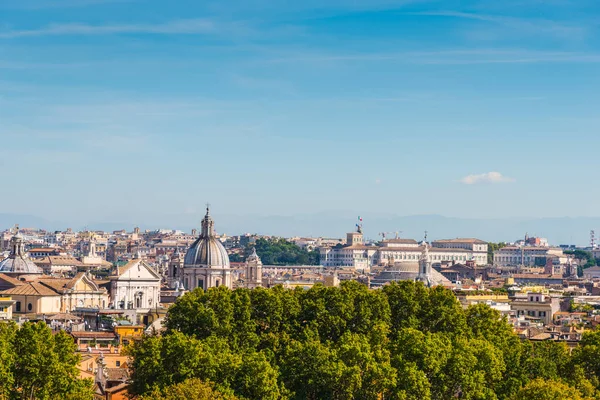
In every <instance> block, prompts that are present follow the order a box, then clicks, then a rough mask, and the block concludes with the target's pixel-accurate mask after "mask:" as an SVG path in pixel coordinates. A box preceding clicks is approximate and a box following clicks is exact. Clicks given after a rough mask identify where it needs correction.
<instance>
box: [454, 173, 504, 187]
mask: <svg viewBox="0 0 600 400" xmlns="http://www.w3.org/2000/svg"><path fill="white" fill-rule="evenodd" d="M514 181H515V180H514V179H513V178H509V177H508V176H504V175H502V174H501V173H500V172H486V173H484V174H473V175H467V176H465V177H464V178H462V179H461V180H460V182H461V183H464V184H465V185H477V184H480V183H508V182H514Z"/></svg>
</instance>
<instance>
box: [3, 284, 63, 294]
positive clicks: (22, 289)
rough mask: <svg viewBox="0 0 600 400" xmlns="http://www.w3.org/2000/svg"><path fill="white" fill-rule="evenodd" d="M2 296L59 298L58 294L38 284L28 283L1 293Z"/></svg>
mask: <svg viewBox="0 0 600 400" xmlns="http://www.w3.org/2000/svg"><path fill="white" fill-rule="evenodd" d="M0 293H2V294H10V295H27V296H60V294H59V293H57V292H55V291H54V290H52V289H50V288H49V287H46V286H44V285H42V284H41V283H38V282H29V283H26V284H24V285H19V286H15V287H13V288H11V289H6V290H3V291H1V292H0Z"/></svg>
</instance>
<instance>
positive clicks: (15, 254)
mask: <svg viewBox="0 0 600 400" xmlns="http://www.w3.org/2000/svg"><path fill="white" fill-rule="evenodd" d="M10 243H11V250H10V255H9V256H8V258H7V259H5V260H3V261H2V262H0V273H3V274H18V275H20V274H41V273H42V270H41V269H40V268H39V267H38V266H37V265H35V264H34V263H33V261H31V260H30V259H29V257H28V256H27V253H25V245H24V244H23V235H21V233H20V232H17V233H16V234H15V235H14V236H13V238H12V239H11V240H10Z"/></svg>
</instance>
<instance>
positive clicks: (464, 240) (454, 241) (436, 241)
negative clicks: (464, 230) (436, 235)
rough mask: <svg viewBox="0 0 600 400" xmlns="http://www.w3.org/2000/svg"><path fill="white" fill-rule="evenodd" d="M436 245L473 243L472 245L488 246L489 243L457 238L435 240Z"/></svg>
mask: <svg viewBox="0 0 600 400" xmlns="http://www.w3.org/2000/svg"><path fill="white" fill-rule="evenodd" d="M434 242H435V243H471V244H487V242H484V241H483V240H480V239H475V238H456V239H441V240H435V241H434Z"/></svg>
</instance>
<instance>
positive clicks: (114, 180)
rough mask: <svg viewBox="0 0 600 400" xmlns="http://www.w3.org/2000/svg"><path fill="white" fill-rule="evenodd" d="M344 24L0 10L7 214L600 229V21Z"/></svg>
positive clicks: (50, 8)
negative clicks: (208, 209) (375, 218)
mask: <svg viewBox="0 0 600 400" xmlns="http://www.w3.org/2000/svg"><path fill="white" fill-rule="evenodd" d="M344 3H345V2H339V1H332V0H330V1H327V2H318V3H317V2H303V3H302V4H294V5H289V4H287V5H283V4H282V3H277V2H275V3H274V2H262V1H254V2H227V4H222V3H218V4H217V3H211V2H178V3H177V4H169V5H168V6H166V5H164V4H162V3H161V2H157V1H151V2H144V3H143V4H142V3H141V2H138V1H126V0H123V1H115V0H90V1H69V0H64V1H20V2H18V4H17V3H14V2H8V1H0V10H1V11H2V14H3V16H4V18H3V22H4V23H3V24H2V26H0V52H1V53H2V58H0V121H1V123H0V136H2V139H3V140H2V144H3V145H2V148H0V156H1V157H2V158H1V159H0V165H1V168H0V177H1V178H2V179H3V181H4V182H5V185H7V187H8V188H10V191H11V193H13V194H12V195H11V196H2V198H1V199H0V210H2V211H3V212H6V213H14V214H27V215H36V216H40V217H42V218H46V219H48V220H52V221H67V220H69V221H82V222H81V223H85V221H116V222H120V221H152V222H151V223H152V224H154V223H156V222H154V221H159V222H160V221H165V220H167V219H168V216H169V215H171V214H175V215H179V214H188V215H189V216H190V219H192V221H190V225H192V224H195V225H198V223H199V219H198V217H197V215H199V214H201V212H202V208H203V203H204V201H205V200H210V201H211V202H212V203H214V204H218V210H219V212H221V213H226V214H246V213H247V214H250V215H257V216H261V215H262V216H270V217H274V216H277V215H284V216H290V217H293V216H295V215H298V214H300V213H306V214H319V213H327V212H330V211H331V210H340V209H341V210H344V213H348V214H353V215H359V214H361V215H363V214H365V215H366V214H368V213H387V214H391V215H431V214H435V215H445V216H447V217H456V218H474V219H489V218H501V219H502V218H510V217H521V218H542V217H586V216H589V217H598V216H600V212H598V208H597V207H596V206H595V204H594V203H593V202H592V201H589V202H588V201H582V199H581V197H583V195H582V194H579V193H581V192H582V190H581V189H584V188H585V196H586V198H587V197H589V198H595V197H597V196H599V195H600V188H598V187H597V185H594V184H593V182H594V178H595V176H596V172H595V171H596V170H597V167H598V162H597V161H596V160H595V151H594V150H595V146H594V144H598V142H599V140H598V138H597V133H596V128H597V126H598V120H597V118H596V116H595V107H594V105H595V100H596V97H597V92H598V90H597V87H598V82H599V81H598V72H597V64H598V62H600V52H599V49H598V40H597V39H598V26H597V23H596V22H595V21H593V19H592V18H591V16H592V15H593V14H594V11H598V8H599V6H598V5H596V4H594V2H592V1H578V2H576V3H575V2H572V1H552V2H545V3H544V4H541V3H540V2H539V1H534V0H530V1H506V2H502V4H496V2H489V1H467V2H464V1H461V2H458V1H444V2H441V1H387V0H377V1H369V2H367V1H358V2H353V3H352V5H348V4H344ZM149 5H151V6H149ZM577 189H580V190H577ZM92 217H93V218H92ZM590 225H592V223H590ZM426 228H428V229H430V230H433V229H434V228H435V227H426ZM592 228H594V226H590V227H589V228H588V229H586V231H587V230H589V229H592ZM257 229H263V228H261V227H259V228H257ZM392 229H394V228H392ZM397 229H399V228H397ZM586 234H587V233H586ZM548 236H549V235H548Z"/></svg>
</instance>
